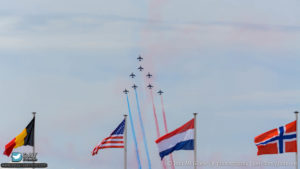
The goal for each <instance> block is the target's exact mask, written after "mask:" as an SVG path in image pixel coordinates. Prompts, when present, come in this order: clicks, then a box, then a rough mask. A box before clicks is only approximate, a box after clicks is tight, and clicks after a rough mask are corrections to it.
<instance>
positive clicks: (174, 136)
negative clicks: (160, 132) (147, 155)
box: [155, 119, 194, 159]
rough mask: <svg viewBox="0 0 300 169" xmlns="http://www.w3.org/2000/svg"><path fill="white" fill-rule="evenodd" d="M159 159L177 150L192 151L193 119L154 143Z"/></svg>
mask: <svg viewBox="0 0 300 169" xmlns="http://www.w3.org/2000/svg"><path fill="white" fill-rule="evenodd" d="M155 142H156V143H157V146H158V150H159V155H160V157H161V159H163V158H164V157H165V156H167V155H169V154H171V153H172V152H174V151H178V150H194V119H192V120H190V121H189V122H187V123H186V124H184V125H183V126H181V127H179V128H178V129H176V130H174V131H172V132H170V133H168V134H166V135H164V136H162V137H160V138H159V139H157V140H156V141H155Z"/></svg>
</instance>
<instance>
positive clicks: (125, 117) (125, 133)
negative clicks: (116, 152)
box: [124, 114, 127, 169]
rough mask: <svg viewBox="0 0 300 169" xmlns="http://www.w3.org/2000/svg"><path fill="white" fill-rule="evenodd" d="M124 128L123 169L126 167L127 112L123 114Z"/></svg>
mask: <svg viewBox="0 0 300 169" xmlns="http://www.w3.org/2000/svg"><path fill="white" fill-rule="evenodd" d="M124 119H125V129H124V169H127V114H124Z"/></svg>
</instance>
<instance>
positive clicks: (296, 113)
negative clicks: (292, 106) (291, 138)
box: [295, 111, 299, 169]
mask: <svg viewBox="0 0 300 169" xmlns="http://www.w3.org/2000/svg"><path fill="white" fill-rule="evenodd" d="M298 113H299V112H298V111H295V115H296V142H297V151H296V169H298Z"/></svg>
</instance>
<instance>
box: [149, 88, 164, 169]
mask: <svg viewBox="0 0 300 169" xmlns="http://www.w3.org/2000/svg"><path fill="white" fill-rule="evenodd" d="M150 95H151V100H152V108H153V115H154V119H155V126H156V134H157V138H159V137H160V132H159V124H158V120H157V115H156V109H155V104H154V98H153V91H152V90H151V89H150ZM161 163H162V166H163V168H164V169H167V166H166V161H165V159H163V160H162V162H161Z"/></svg>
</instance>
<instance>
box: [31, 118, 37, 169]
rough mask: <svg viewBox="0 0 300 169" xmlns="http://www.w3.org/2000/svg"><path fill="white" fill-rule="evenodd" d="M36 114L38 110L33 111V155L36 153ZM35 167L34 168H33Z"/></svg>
mask: <svg viewBox="0 0 300 169" xmlns="http://www.w3.org/2000/svg"><path fill="white" fill-rule="evenodd" d="M35 114H36V112H32V115H33V118H34V127H33V146H32V153H33V156H34V155H35V128H36V127H35ZM34 162H35V161H32V163H34ZM33 169H34V168H33Z"/></svg>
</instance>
